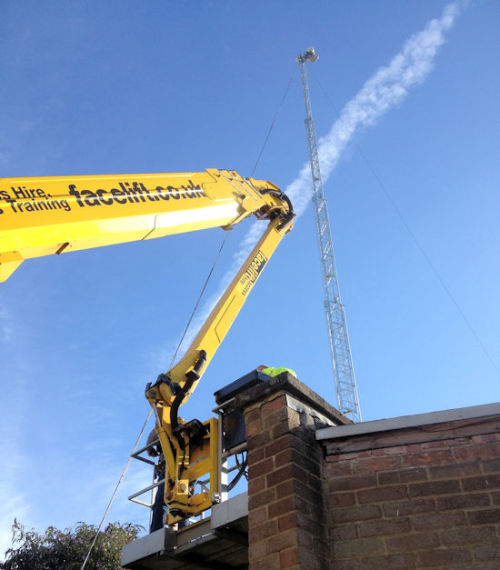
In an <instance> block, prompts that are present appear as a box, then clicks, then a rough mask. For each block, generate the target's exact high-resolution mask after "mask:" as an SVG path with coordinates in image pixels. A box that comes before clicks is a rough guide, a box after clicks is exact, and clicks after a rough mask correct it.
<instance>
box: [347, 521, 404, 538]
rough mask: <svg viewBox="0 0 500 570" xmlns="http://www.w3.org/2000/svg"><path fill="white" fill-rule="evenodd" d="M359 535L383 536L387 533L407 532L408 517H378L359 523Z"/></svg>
mask: <svg viewBox="0 0 500 570" xmlns="http://www.w3.org/2000/svg"><path fill="white" fill-rule="evenodd" d="M358 530H359V536H361V537H364V536H382V535H383V536H385V535H388V534H400V533H402V532H409V531H410V530H411V528H410V521H409V519H387V520H384V519H380V520H374V521H364V522H361V523H359V529H358Z"/></svg>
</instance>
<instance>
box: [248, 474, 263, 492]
mask: <svg viewBox="0 0 500 570" xmlns="http://www.w3.org/2000/svg"><path fill="white" fill-rule="evenodd" d="M265 488H266V478H265V476H264V475H262V476H261V477H250V478H249V481H248V493H249V494H250V495H254V494H255V493H260V491H263V490H264V489H265Z"/></svg>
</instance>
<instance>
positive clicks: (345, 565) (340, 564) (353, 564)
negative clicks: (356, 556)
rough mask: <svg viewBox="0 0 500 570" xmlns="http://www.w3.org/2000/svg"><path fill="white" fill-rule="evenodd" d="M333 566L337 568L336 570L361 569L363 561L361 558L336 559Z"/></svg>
mask: <svg viewBox="0 0 500 570" xmlns="http://www.w3.org/2000/svg"><path fill="white" fill-rule="evenodd" d="M331 568H335V570H360V568H361V562H360V561H359V560H336V561H335V564H334V565H333V566H331Z"/></svg>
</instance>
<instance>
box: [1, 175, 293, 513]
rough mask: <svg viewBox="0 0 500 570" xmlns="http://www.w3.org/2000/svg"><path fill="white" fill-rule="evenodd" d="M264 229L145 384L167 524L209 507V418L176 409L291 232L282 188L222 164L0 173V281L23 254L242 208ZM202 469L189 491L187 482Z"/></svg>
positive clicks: (138, 234)
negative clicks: (190, 336)
mask: <svg viewBox="0 0 500 570" xmlns="http://www.w3.org/2000/svg"><path fill="white" fill-rule="evenodd" d="M251 214H253V215H255V216H256V217H257V218H258V219H261V220H267V221H268V222H269V223H268V226H267V228H266V230H265V232H264V234H263V235H262V237H261V238H260V240H259V242H258V243H257V245H256V246H255V247H254V249H253V250H252V252H251V253H250V255H249V256H248V258H247V260H246V261H245V263H244V264H243V266H242V267H241V269H240V270H239V271H238V273H237V274H236V276H235V277H234V279H233V281H232V282H231V284H230V285H229V286H228V288H227V290H226V291H225V293H224V294H223V295H222V297H221V298H220V300H219V302H218V303H217V305H216V306H215V308H214V309H213V310H212V313H211V314H210V316H209V318H208V319H207V321H206V322H205V324H204V325H203V327H202V329H201V330H200V332H199V333H198V335H197V336H196V338H195V339H194V341H193V342H192V344H191V346H190V348H189V349H188V350H187V352H186V354H185V356H184V357H183V358H182V359H181V360H180V361H179V363H178V364H177V365H176V366H174V367H173V368H172V369H171V370H169V371H168V372H167V373H166V374H160V376H159V377H158V380H157V381H156V382H155V383H154V384H153V385H151V384H149V385H148V386H147V389H146V397H147V398H148V400H149V402H150V404H151V406H152V407H153V409H154V411H155V414H156V420H157V432H158V436H159V439H160V442H161V447H162V450H163V455H164V458H165V464H166V472H165V492H164V502H165V504H166V506H167V509H168V511H169V515H168V518H167V522H169V523H174V522H176V521H178V520H181V519H183V518H186V517H188V516H190V515H192V514H199V513H201V512H202V511H204V510H206V509H208V508H210V507H211V506H212V504H213V501H214V500H216V495H217V492H218V489H219V481H218V470H217V467H216V461H217V457H218V433H217V432H218V425H217V420H216V419H215V418H212V419H210V420H208V421H207V422H205V423H203V424H202V423H201V422H199V421H198V420H192V421H191V422H187V423H186V422H184V421H183V420H181V419H180V418H178V409H179V407H180V406H181V405H182V404H183V403H185V402H186V400H187V399H188V397H189V396H190V394H191V393H192V392H193V390H194V389H195V387H196V385H197V383H198V382H199V380H200V378H201V376H202V374H203V372H204V371H205V369H206V367H207V365H208V363H209V362H210V360H211V359H212V357H213V356H214V354H215V352H216V350H217V348H218V347H219V345H220V343H221V342H222V340H223V339H224V337H225V335H226V333H227V331H228V330H229V328H230V326H231V324H232V322H233V321H234V319H235V318H236V316H237V314H238V312H239V310H240V309H241V307H242V306H243V303H244V302H245V300H246V298H247V297H248V294H249V293H250V291H251V289H252V287H253V286H254V284H255V282H256V280H257V278H258V276H259V275H260V273H261V271H262V269H263V268H264V266H265V265H266V263H267V261H268V260H269V258H270V257H271V255H272V254H273V252H274V250H275V249H276V247H277V245H278V244H279V242H280V241H281V239H282V237H283V236H284V235H285V234H286V233H287V232H288V231H289V230H290V229H291V224H292V220H293V217H294V213H293V208H292V205H291V203H290V201H289V200H288V198H287V197H286V196H285V195H284V194H283V193H282V192H281V190H280V189H279V188H278V187H277V186H275V185H273V184H271V183H270V182H266V181H263V180H254V179H253V178H242V177H241V176H240V175H239V174H238V173H236V172H234V171H228V170H216V169H209V170H206V171H205V172H198V173H196V172H194V173H179V174H123V175H104V176H68V177H45V178H3V179H0V281H5V280H6V279H7V278H8V277H9V276H10V275H11V274H12V273H13V271H15V269H17V267H18V266H19V265H20V264H21V263H22V261H23V260H25V259H29V258H34V257H41V256H45V255H51V254H62V253H68V252H70V251H75V250H80V249H89V248H94V247H99V246H103V245H111V244H117V243H123V242H128V241H136V240H146V239H152V238H155V237H161V236H165V235H169V234H177V233H182V232H188V231H194V230H201V229H207V228H212V227H222V228H224V229H230V228H231V227H232V226H233V225H235V224H237V223H239V222H240V221H242V220H243V219H245V218H246V217H248V216H249V215H251ZM206 474H209V475H210V478H209V479H210V490H209V491H207V490H206V486H205V487H204V488H203V489H202V490H201V491H200V492H197V491H196V489H195V487H196V482H197V481H198V480H199V479H200V477H202V476H203V475H206Z"/></svg>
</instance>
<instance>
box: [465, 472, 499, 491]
mask: <svg viewBox="0 0 500 570" xmlns="http://www.w3.org/2000/svg"><path fill="white" fill-rule="evenodd" d="M462 487H463V489H464V491H478V490H483V489H495V488H498V487H500V474H499V475H491V474H489V475H481V476H479V477H469V478H468V479H462Z"/></svg>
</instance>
